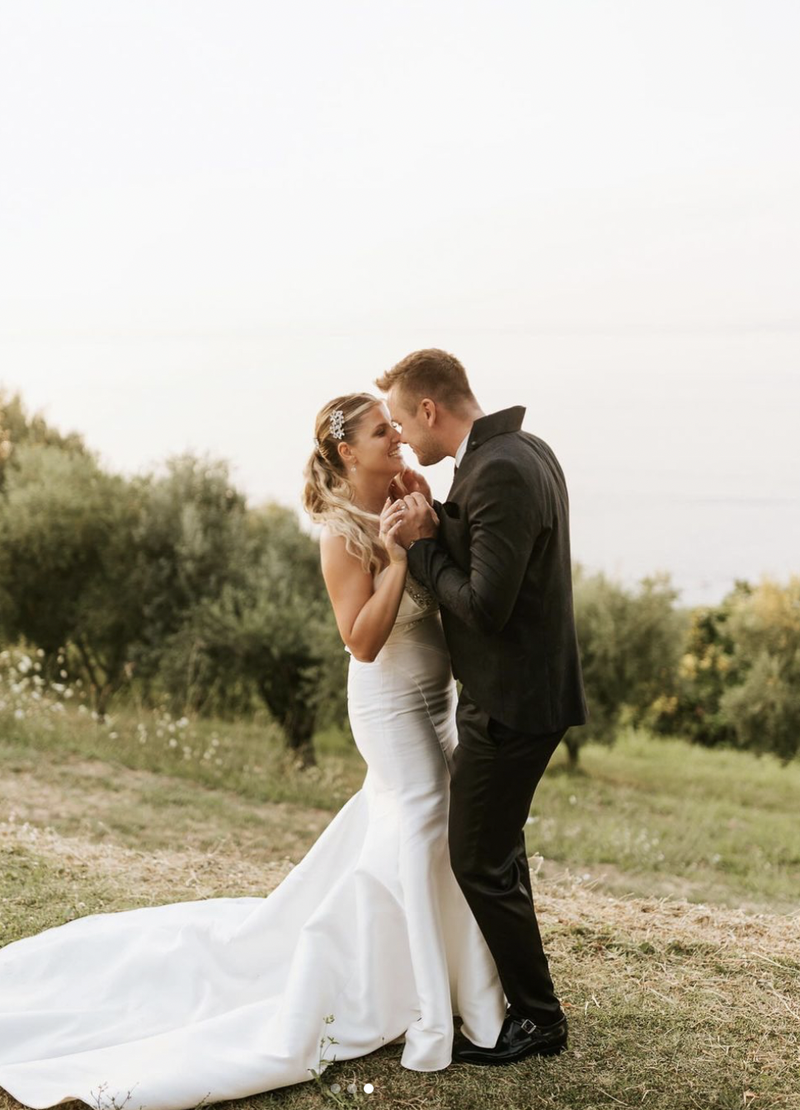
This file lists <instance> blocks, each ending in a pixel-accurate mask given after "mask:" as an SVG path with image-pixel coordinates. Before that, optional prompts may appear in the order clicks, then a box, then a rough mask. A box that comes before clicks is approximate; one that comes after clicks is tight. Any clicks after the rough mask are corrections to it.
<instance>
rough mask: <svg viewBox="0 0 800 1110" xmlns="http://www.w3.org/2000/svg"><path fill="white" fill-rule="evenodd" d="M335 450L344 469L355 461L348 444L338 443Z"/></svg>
mask: <svg viewBox="0 0 800 1110" xmlns="http://www.w3.org/2000/svg"><path fill="white" fill-rule="evenodd" d="M336 450H337V451H338V452H339V458H340V459H341V460H342V462H343V463H344V465H345V467H347V468H349V467H351V466H353V464H354V463H355V461H356V459H355V455H354V454H353V452H352V449H351V447H350V444H349V443H344V442H342V443H340V444H339V446H338V447H337V448H336Z"/></svg>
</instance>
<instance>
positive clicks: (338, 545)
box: [319, 525, 369, 577]
mask: <svg viewBox="0 0 800 1110" xmlns="http://www.w3.org/2000/svg"><path fill="white" fill-rule="evenodd" d="M319 554H320V562H321V563H322V573H323V575H325V576H327V575H329V574H334V575H336V576H337V577H339V576H342V575H344V576H346V577H352V576H356V577H361V576H362V575H364V576H365V577H369V576H368V575H365V572H364V570H363V568H362V566H361V560H360V559H359V558H358V557H357V556H356V555H354V554H353V553H352V552H351V551H348V550H347V540H346V539H345V537H344V536H342V535H339V534H338V533H337V532H334V531H332V530H331V529H330V528H329V527H328V526H327V525H323V527H322V531H321V533H320V537H319Z"/></svg>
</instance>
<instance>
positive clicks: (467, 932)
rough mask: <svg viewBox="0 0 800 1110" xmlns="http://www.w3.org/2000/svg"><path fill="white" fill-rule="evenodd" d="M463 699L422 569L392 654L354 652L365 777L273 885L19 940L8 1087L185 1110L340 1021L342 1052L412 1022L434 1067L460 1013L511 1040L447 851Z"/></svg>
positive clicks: (4, 957)
mask: <svg viewBox="0 0 800 1110" xmlns="http://www.w3.org/2000/svg"><path fill="white" fill-rule="evenodd" d="M380 573H381V574H382V573H384V572H383V571H382V572H380ZM379 577H380V574H379V575H378V576H377V578H376V581H377V579H378V578H379ZM454 700H455V683H454V682H453V678H452V675H451V672H450V661H449V656H448V653H447V648H446V646H445V642H444V636H443V633H442V626H441V620H440V617H439V613H438V611H437V607H436V604H435V602H433V600H432V599H431V598H430V597H429V596H428V595H427V594H425V593H424V591H422V590H421V589H420V588H419V587H418V586H417V585H416V583H414V582H413V581H412V580H411V579H409V580H408V581H407V585H406V590H405V592H404V595H403V599H402V602H401V605H400V609H399V612H398V616H397V620H396V623H395V625H394V628H393V629H392V632H391V635H390V636H389V639H388V640H387V642H386V644H385V645H384V647H383V649H382V650H381V652H380V653H379V655H378V656H377V658H376V659H375V661H374V662H373V663H361V662H359V661H358V660H356V659H355V658H352V657H351V660H350V666H349V676H348V710H349V715H350V722H351V727H352V731H353V736H354V738H355V742H356V745H357V747H358V749H359V751H360V752H361V754H362V756H363V757H364V760H365V761H366V764H367V774H366V776H365V779H364V783H363V785H362V788H361V789H360V790H359V791H358V792H357V793H356V794H355V795H353V797H352V798H351V799H350V800H349V801H348V802H347V803H346V804H345V805H344V806H343V807H342V809H341V810H340V811H339V813H338V814H337V815H336V816H335V817H334V818H333V820H332V821H331V822H330V824H329V825H328V827H327V828H326V829H325V831H324V832H323V833H322V835H321V836H320V837H319V839H318V840H317V841H316V843H315V844H314V845H313V846H312V848H311V849H310V851H309V852H308V854H307V855H306V856H305V857H304V858H303V859H302V860H301V861H300V863H298V864H297V866H296V867H294V869H293V870H292V871H290V872H289V874H288V875H287V876H286V878H285V879H284V880H283V882H281V884H280V885H279V886H278V887H277V888H276V889H275V890H274V891H273V892H272V893H271V894H270V895H269V896H268V897H266V898H211V899H206V900H201V901H190V902H178V903H175V904H171V905H164V906H153V907H144V908H140V909H134V910H124V911H121V912H117V913H104V914H91V915H89V916H87V917H82V918H78V919H76V920H73V921H69V922H67V923H66V924H64V925H59V926H56V927H54V928H51V929H46V930H44V931H43V932H41V933H39V934H38V935H36V936H32V937H27V938H24V939H22V940H18V941H15V942H13V943H11V944H8V945H6V947H5V948H3V949H2V950H0V1087H2V1088H4V1089H5V1090H6V1091H7V1092H8V1093H9V1094H11V1095H12V1096H13V1097H14V1098H16V1099H18V1100H19V1101H20V1102H22V1103H24V1104H25V1105H27V1106H31V1107H46V1106H52V1105H54V1104H55V1103H58V1102H62V1101H65V1100H67V1099H72V1098H74V1099H80V1100H82V1101H83V1102H85V1103H88V1104H89V1105H90V1106H93V1107H98V1108H99V1107H105V1106H108V1107H111V1106H114V1105H115V1104H116V1106H118V1107H119V1106H122V1105H123V1103H125V1102H126V1101H127V1105H128V1110H136V1108H138V1107H143V1108H144V1110H185V1108H188V1107H193V1106H196V1105H197V1104H198V1103H199V1102H201V1101H203V1102H205V1103H209V1102H216V1101H220V1100H225V1099H235V1098H242V1097H245V1096H247V1095H251V1094H255V1093H257V1092H259V1091H265V1090H270V1089H273V1088H276V1087H282V1086H284V1085H286V1084H291V1083H300V1082H302V1081H304V1080H308V1079H310V1078H311V1069H317V1070H318V1071H320V1070H324V1068H325V1067H326V1066H327V1064H326V1062H325V1060H323V1061H322V1064H321V1062H320V1055H321V1054H320V1042H321V1041H322V1040H323V1039H324V1038H325V1037H326V1036H328V1035H330V1036H332V1037H335V1039H336V1041H337V1042H338V1044H336V1045H333V1046H330V1048H329V1049H328V1053H327V1056H326V1059H327V1060H328V1061H330V1059H331V1058H332V1057H333V1055H334V1054H335V1058H336V1059H337V1060H348V1059H353V1058H355V1057H359V1056H364V1055H366V1054H367V1053H369V1052H373V1051H374V1050H375V1049H377V1048H380V1047H381V1045H384V1044H388V1043H389V1042H390V1041H393V1040H395V1039H397V1038H398V1037H400V1036H402V1035H404V1036H405V1044H404V1047H403V1051H402V1057H401V1063H402V1064H403V1065H404V1066H405V1067H407V1068H410V1069H413V1070H416V1071H436V1070H439V1069H440V1068H444V1067H446V1066H447V1065H448V1064H449V1062H450V1059H451V1048H452V1038H453V1014H460V1015H461V1017H462V1018H463V1022H464V1025H463V1031H464V1033H465V1034H466V1036H468V1037H469V1039H470V1040H471V1041H472V1042H473V1043H475V1044H479V1045H485V1046H493V1045H494V1044H495V1042H496V1040H497V1036H498V1033H499V1031H500V1026H501V1024H502V1021H503V1017H504V1014H505V998H504V996H503V992H502V988H501V986H500V983H499V980H498V978H497V971H496V968H495V965H494V961H493V960H492V957H491V955H490V953H489V951H488V949H487V947H486V944H485V941H484V940H483V936H482V934H481V933H480V931H479V929H478V927H477V924H476V923H475V920H474V918H473V917H472V914H471V912H470V910H469V909H468V907H467V904H466V902H465V900H464V897H463V895H462V894H461V891H460V889H459V887H458V885H457V884H456V881H455V879H454V877H453V874H452V871H451V870H450V864H449V857H448V850H447V814H448V801H449V778H450V771H451V767H452V756H453V750H454V747H455V745H456V742H457V740H456V731H455V718H454ZM329 1015H333V1022H332V1023H329V1024H328V1023H326V1021H325V1018H326V1016H329ZM129 1092H130V1097H129Z"/></svg>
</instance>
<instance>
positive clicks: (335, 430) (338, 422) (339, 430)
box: [331, 409, 344, 439]
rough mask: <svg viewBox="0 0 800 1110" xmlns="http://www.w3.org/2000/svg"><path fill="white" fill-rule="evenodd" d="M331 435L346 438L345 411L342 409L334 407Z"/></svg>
mask: <svg viewBox="0 0 800 1110" xmlns="http://www.w3.org/2000/svg"><path fill="white" fill-rule="evenodd" d="M331 435H332V436H335V437H336V439H344V413H343V412H342V410H341V409H334V411H333V412H332V413H331Z"/></svg>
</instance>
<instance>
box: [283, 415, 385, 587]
mask: <svg viewBox="0 0 800 1110" xmlns="http://www.w3.org/2000/svg"><path fill="white" fill-rule="evenodd" d="M379 404H380V401H379V400H378V398H377V397H373V396H372V394H371V393H347V394H345V395H344V396H342V397H334V399H333V400H332V401H328V403H327V405H323V407H322V408H321V409H320V410H319V412H318V413H317V418H316V421H315V423H314V438H315V440H316V446H315V447H314V450H313V451H312V453H311V457H310V458H309V460H308V462H307V463H306V465H305V469H304V471H303V477H304V478H305V480H306V484H305V488H304V489H303V508H304V509H305V511H306V512H307V513H308V515H309V516H310V517H311V519H312V520H313V521H314V522H315V523H316V524H325V525H327V527H328V528H329V529H330V531H331V532H333V534H334V535H336V536H343V537H344V541H345V548H346V549H347V551H349V552H350V554H351V555H355V557H356V558H357V559H359V560H360V562H361V566H362V567H363V568H364V570H365V571H367V572H368V573H371V574H374V573H375V571H377V570H380V569H381V567H382V566H383V564H384V563H385V561H386V560H385V553H384V550H383V547H382V546H381V544H380V542H379V540H378V526H379V521H380V517H379V516H378V515H377V514H376V513H371V512H368V511H367V510H366V509H362V508H360V507H359V506H358V505H356V503H355V501H354V497H355V491H354V489H353V484H352V482H351V481H350V477H349V474H348V470H347V464H346V463H345V461H344V460H343V458H342V456H341V455H340V454H339V451H338V450H337V448H338V445H339V444H340V443H342V442H344V443H352V442H353V440H354V439H355V438H356V435H357V434H358V429H359V427H360V425H361V422H362V421H363V419H364V417H365V416H366V414H367V413H368V412H369V411H370V410H371V409H372V408H374V406H375V405H379ZM337 410H338V411H339V412H341V414H342V418H341V420H338V419H337V420H336V421H334V427H336V430H338V431H341V432H343V433H344V435H343V436H336V435H334V434H333V430H334V429H333V428H332V427H331V417H332V416H333V414H334V413H335V412H336V411H337ZM337 425H338V427H337Z"/></svg>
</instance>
